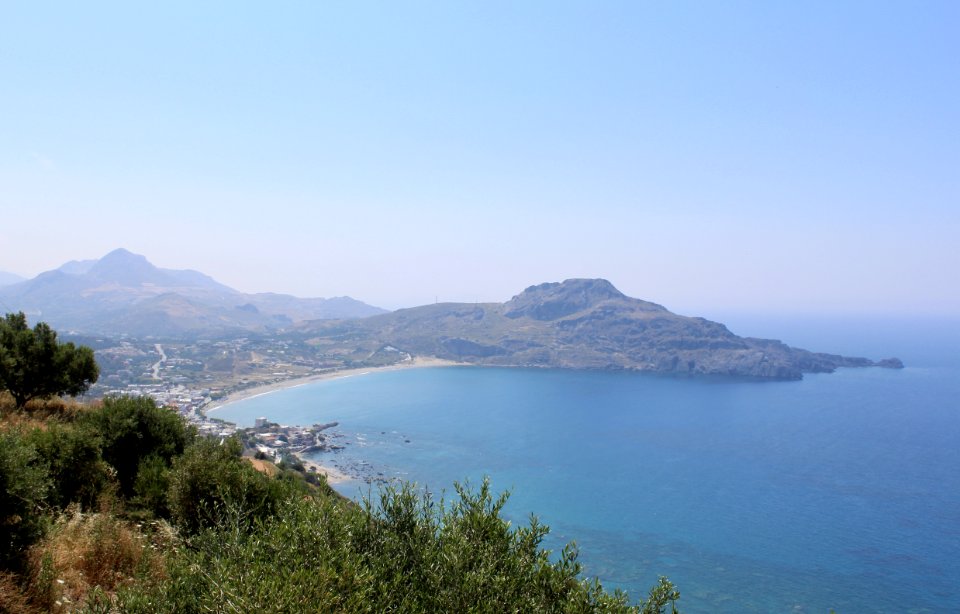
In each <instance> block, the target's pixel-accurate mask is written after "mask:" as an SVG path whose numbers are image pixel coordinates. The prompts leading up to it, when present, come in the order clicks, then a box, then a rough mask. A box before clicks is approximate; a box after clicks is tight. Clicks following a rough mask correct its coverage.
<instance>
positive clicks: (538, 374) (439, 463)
mask: <svg viewBox="0 0 960 614" xmlns="http://www.w3.org/2000/svg"><path fill="white" fill-rule="evenodd" d="M891 353H892V352H891ZM931 355H932V354H931ZM938 356H949V353H944V354H941V355H938ZM908 364H909V363H908ZM916 364H918V366H912V367H909V368H907V369H905V370H902V371H890V370H883V369H848V370H841V371H839V372H837V373H834V374H830V375H812V376H807V377H806V378H805V379H804V380H803V381H801V382H775V383H758V382H744V381H723V380H702V379H701V380H696V379H694V380H689V379H671V378H661V377H650V376H643V375H637V374H629V373H604V372H581V371H561V370H546V371H544V370H523V369H485V368H468V367H454V368H441V369H420V370H409V371H398V372H384V373H374V374H370V375H364V376H356V377H352V378H346V379H340V380H332V381H328V382H321V383H318V384H313V385H309V386H303V387H299V388H294V389H290V390H285V391H282V392H277V393H273V394H270V395H265V396H261V397H257V398H254V399H250V400H247V401H243V402H240V403H236V404H233V405H230V406H228V407H225V408H223V409H222V410H220V411H218V412H217V415H218V416H219V417H222V418H225V419H229V420H234V421H236V422H238V423H240V424H249V423H252V421H253V419H254V418H255V417H257V416H261V415H262V416H268V417H270V418H271V419H274V420H277V421H279V422H283V423H287V424H311V423H315V422H327V421H331V420H338V421H340V424H341V426H340V431H341V432H342V433H344V435H345V440H346V441H348V442H349V445H347V447H346V449H345V450H343V451H342V452H338V453H335V454H330V455H326V456H323V457H321V458H319V459H318V460H321V461H322V462H331V463H335V464H339V465H342V466H355V465H357V464H359V463H369V465H370V466H371V467H372V469H373V471H374V472H378V471H379V472H382V473H384V474H385V475H387V476H397V477H401V478H404V479H408V480H415V481H416V482H418V483H420V484H423V485H426V486H427V487H428V488H430V489H431V490H432V491H434V492H439V491H441V490H444V489H445V490H447V491H451V490H452V484H453V482H454V481H455V480H461V481H462V480H464V479H470V480H472V481H474V482H476V481H479V480H480V479H482V477H483V476H484V475H487V476H490V477H491V479H492V482H493V486H494V487H495V488H496V489H500V490H502V489H510V490H511V491H512V492H513V494H512V497H511V500H510V503H509V508H508V511H509V514H510V515H511V517H513V518H515V519H516V520H517V521H518V522H523V521H524V519H525V518H526V516H527V515H528V514H529V513H530V512H534V513H536V514H537V515H538V516H539V517H540V518H541V520H543V521H544V522H545V523H546V524H548V525H550V526H551V528H552V529H553V531H552V534H551V536H550V541H549V545H550V546H551V547H552V548H555V549H558V548H559V547H561V546H562V544H564V543H566V542H567V541H569V540H572V539H576V541H577V543H578V544H579V546H580V547H581V560H582V561H583V562H584V564H585V567H586V572H587V573H588V574H589V575H596V576H599V577H600V578H601V580H602V581H603V582H604V583H605V584H607V585H609V586H619V587H623V588H625V589H627V590H628V591H629V592H630V593H631V594H632V595H639V594H640V593H641V592H643V591H645V589H646V588H647V587H649V586H650V585H651V584H653V583H654V582H655V580H656V577H657V575H658V574H663V575H667V576H669V577H670V578H671V580H673V581H674V582H676V583H677V584H678V585H679V587H680V589H681V592H682V595H683V596H682V600H681V603H683V604H684V610H685V611H687V612H827V611H828V610H829V609H830V608H834V609H836V610H837V612H911V611H915V612H944V611H960V401H958V399H960V377H958V374H960V370H958V368H957V365H953V364H950V362H949V360H941V359H939V358H937V359H931V360H929V361H927V363H926V364H924V361H923V360H918V361H916ZM368 488H369V487H368V486H367V485H365V484H362V483H350V484H345V485H343V486H341V490H342V492H344V493H345V494H347V495H349V496H361V495H362V494H363V493H366V492H367V491H368Z"/></svg>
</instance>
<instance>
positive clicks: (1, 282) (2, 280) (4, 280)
mask: <svg viewBox="0 0 960 614" xmlns="http://www.w3.org/2000/svg"><path fill="white" fill-rule="evenodd" d="M21 281H24V278H23V277H20V276H19V275H17V274H16V273H7V272H6V271H0V287H2V286H9V285H10V284H16V283H19V282H21Z"/></svg>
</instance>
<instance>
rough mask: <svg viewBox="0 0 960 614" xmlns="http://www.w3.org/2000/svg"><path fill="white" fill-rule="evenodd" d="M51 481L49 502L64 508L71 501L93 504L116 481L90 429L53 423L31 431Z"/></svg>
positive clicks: (38, 459) (34, 443)
mask: <svg viewBox="0 0 960 614" xmlns="http://www.w3.org/2000/svg"><path fill="white" fill-rule="evenodd" d="M27 441H28V442H29V443H31V444H32V445H33V446H34V447H35V449H36V452H37V461H38V462H39V463H40V464H41V466H42V467H43V469H44V470H45V472H46V474H47V478H48V479H49V481H50V486H51V488H50V492H49V495H48V497H47V503H48V504H49V505H51V506H53V507H57V508H60V509H64V508H66V507H67V506H68V505H69V504H71V503H77V504H79V505H81V506H82V507H83V508H87V509H89V508H91V507H93V506H94V504H95V503H96V502H97V498H98V497H99V496H100V494H101V493H102V492H104V491H105V490H106V489H107V488H108V486H109V485H110V483H111V481H112V475H111V473H112V472H111V470H110V467H109V466H108V465H107V464H106V463H105V462H104V460H103V458H102V456H101V455H100V441H99V439H98V438H97V437H95V436H92V435H91V433H90V432H88V431H87V430H86V429H81V428H78V427H76V426H73V425H63V424H57V423H50V424H49V425H48V426H47V428H46V429H34V430H33V431H32V432H30V433H29V434H28V435H27Z"/></svg>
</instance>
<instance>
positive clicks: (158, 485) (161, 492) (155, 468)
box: [133, 455, 170, 518]
mask: <svg viewBox="0 0 960 614" xmlns="http://www.w3.org/2000/svg"><path fill="white" fill-rule="evenodd" d="M169 490H170V468H169V467H168V466H167V462H166V461H165V460H164V459H163V458H161V457H160V456H156V455H153V456H148V457H147V458H145V459H143V460H142V461H140V467H139V468H138V470H137V479H136V481H135V482H134V484H133V492H134V495H135V496H134V498H133V502H134V503H135V504H136V505H137V506H139V507H140V508H142V509H144V510H149V512H150V513H152V514H153V515H154V516H156V517H158V518H169V517H170V505H169V503H168V502H167V492H168V491H169Z"/></svg>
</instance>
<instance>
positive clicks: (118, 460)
mask: <svg viewBox="0 0 960 614" xmlns="http://www.w3.org/2000/svg"><path fill="white" fill-rule="evenodd" d="M83 421H84V424H85V425H86V426H87V427H89V428H90V429H91V430H92V431H93V432H94V433H96V435H97V436H99V437H100V439H101V441H102V454H103V459H104V460H105V461H107V462H108V463H110V465H111V466H112V467H113V468H114V469H115V470H116V472H117V480H118V482H119V484H120V492H121V493H122V494H123V495H124V496H126V497H131V496H133V495H134V494H135V485H136V479H137V473H138V472H139V470H140V466H141V463H142V462H143V461H144V460H145V459H147V458H150V457H156V458H158V459H160V460H161V461H162V462H163V463H164V464H165V465H167V466H169V465H170V463H171V461H172V459H173V458H174V457H175V456H179V455H180V454H183V451H184V449H185V448H186V447H187V445H188V443H190V441H192V440H193V438H194V435H193V431H192V430H190V429H188V428H187V426H186V425H185V424H184V422H183V420H182V419H181V418H180V416H178V415H177V414H176V413H175V412H173V411H171V410H169V409H164V408H162V407H157V404H156V403H155V402H154V401H153V399H151V398H149V397H108V398H106V399H104V402H103V406H102V407H100V408H98V409H96V410H94V411H91V412H89V413H88V414H87V415H85V416H84V417H83Z"/></svg>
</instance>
